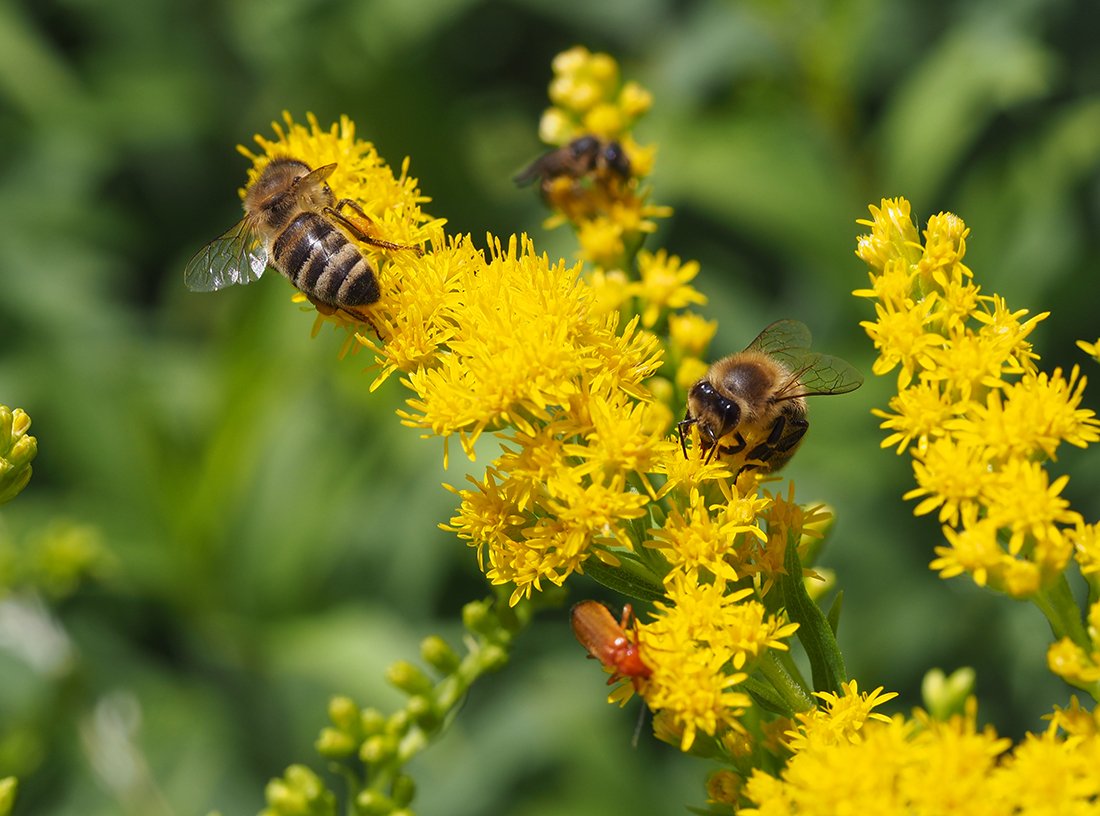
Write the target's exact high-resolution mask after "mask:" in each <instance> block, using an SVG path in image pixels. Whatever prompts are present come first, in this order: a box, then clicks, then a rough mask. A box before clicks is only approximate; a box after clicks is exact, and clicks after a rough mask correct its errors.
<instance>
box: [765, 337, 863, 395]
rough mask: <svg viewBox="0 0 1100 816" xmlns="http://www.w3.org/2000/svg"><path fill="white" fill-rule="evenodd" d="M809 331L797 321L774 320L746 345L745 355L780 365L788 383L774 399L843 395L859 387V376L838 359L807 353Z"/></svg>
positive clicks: (848, 365) (812, 352) (861, 381)
mask: <svg viewBox="0 0 1100 816" xmlns="http://www.w3.org/2000/svg"><path fill="white" fill-rule="evenodd" d="M811 339H812V338H811V335H810V330H809V328H808V327H807V326H806V324H805V323H802V322H800V321H798V320H777V321H776V322H775V323H772V324H771V325H770V326H768V327H767V328H766V329H764V331H762V332H760V334H758V335H757V336H756V339H755V340H753V341H752V342H751V343H749V346H748V349H746V351H749V350H751V351H759V352H763V353H764V354H768V355H770V356H772V357H774V358H775V359H777V360H779V362H781V363H783V365H785V366H786V367H787V369H788V370H789V371H790V372H791V375H792V376H791V379H790V380H789V381H788V383H787V384H786V385H785V386H784V387H783V388H781V389H780V390H779V393H778V394H776V399H794V398H796V397H812V396H816V395H819V394H847V393H848V392H849V391H855V390H856V389H857V388H859V387H860V386H861V385H863V375H862V374H860V373H859V372H858V371H856V370H855V368H853V367H852V366H851V365H850V364H849V363H846V362H845V361H844V360H841V359H840V358H839V357H833V356H831V355H828V354H818V353H817V352H814V351H810V340H811Z"/></svg>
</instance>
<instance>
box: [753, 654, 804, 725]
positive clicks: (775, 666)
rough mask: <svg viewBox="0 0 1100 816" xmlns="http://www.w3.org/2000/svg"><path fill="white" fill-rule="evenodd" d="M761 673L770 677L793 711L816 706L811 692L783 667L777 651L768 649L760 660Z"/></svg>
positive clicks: (785, 702) (784, 701) (778, 692)
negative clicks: (776, 653) (777, 656)
mask: <svg viewBox="0 0 1100 816" xmlns="http://www.w3.org/2000/svg"><path fill="white" fill-rule="evenodd" d="M760 673H761V674H763V675H764V677H766V678H767V679H768V682H769V683H771V685H772V688H774V689H775V691H776V693H777V694H778V695H779V697H780V699H782V700H783V703H784V704H785V705H786V706H787V707H788V708H789V709H790V710H791V712H792V713H794V712H798V711H809V710H810V709H811V708H813V707H814V699H813V697H811V696H810V693H809V692H808V691H807V690H806V689H805V688H804V687H803V686H802V685H801V684H799V682H798V681H797V680H795V679H794V677H792V676H791V675H790V673H788V672H787V670H786V669H785V668H783V664H782V663H780V662H779V660H777V659H776V656H775V653H774V652H772V651H770V650H769V651H767V652H765V653H764V656H763V658H762V659H761V660H760Z"/></svg>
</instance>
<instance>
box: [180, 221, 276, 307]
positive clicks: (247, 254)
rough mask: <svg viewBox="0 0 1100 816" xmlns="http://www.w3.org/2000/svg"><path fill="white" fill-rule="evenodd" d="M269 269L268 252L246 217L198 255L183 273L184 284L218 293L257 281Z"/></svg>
mask: <svg viewBox="0 0 1100 816" xmlns="http://www.w3.org/2000/svg"><path fill="white" fill-rule="evenodd" d="M266 268H267V250H266V249H265V248H264V245H263V243H262V242H261V241H260V239H259V238H258V237H257V236H256V233H255V232H254V231H253V229H252V223H251V221H250V220H249V219H248V218H244V219H242V220H241V221H240V222H238V223H237V225H236V226H234V227H233V228H232V229H231V230H229V231H228V232H227V233H225V234H224V235H220V236H218V237H217V238H215V239H214V240H213V241H211V242H210V243H209V244H207V245H206V246H204V247H203V248H202V249H200V250H199V251H198V252H197V253H195V257H194V258H192V259H191V260H190V261H189V262H188V264H187V268H186V269H184V270H183V281H184V283H186V284H187V288H188V289H190V290H191V291H193V292H215V291H217V290H218V289H224V288H225V287H227V286H231V285H232V284H235V283H242V284H244V283H252V282H253V281H258V280H259V279H260V276H261V275H262V274H263V273H264V270H265V269H266Z"/></svg>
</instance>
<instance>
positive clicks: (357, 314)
mask: <svg viewBox="0 0 1100 816" xmlns="http://www.w3.org/2000/svg"><path fill="white" fill-rule="evenodd" d="M306 297H307V298H308V299H309V302H310V303H312V304H313V306H314V308H316V309H317V311H318V312H320V313H321V314H323V315H324V316H325V317H328V316H329V315H332V314H336V313H337V312H343V313H344V314H346V315H349V316H350V317H351V318H353V319H354V320H358V321H359V322H360V323H366V324H367V325H368V326H370V327H371V331H373V332H374V336H375V337H377V338H378V339H379V340H381V339H382V335H381V334H380V333H379V332H378V327H377V326H376V325H374V321H373V320H371V319H370V318H369V317H368V316H367V315H366V314H365V313H364V312H361V311H359V310H358V309H354V308H352V307H351V306H333V305H332V304H330V303H323V302H321V301H319V300H315V299H314V298H311V297H309V295H306Z"/></svg>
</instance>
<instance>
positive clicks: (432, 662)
mask: <svg viewBox="0 0 1100 816" xmlns="http://www.w3.org/2000/svg"><path fill="white" fill-rule="evenodd" d="M420 656H421V657H423V658H424V662H425V663H427V664H428V665H429V666H431V667H432V668H433V669H435V670H436V671H438V672H439V673H440V674H453V673H454V672H455V670H456V669H458V667H459V665H461V663H462V660H461V658H459V656H458V655H457V654H455V651H454V649H452V648H451V646H450V644H448V643H447V641H445V640H444V639H443V638H441V637H439V636H438V635H431V636H430V637H426V638H424V640H423V641H421V643H420Z"/></svg>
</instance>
